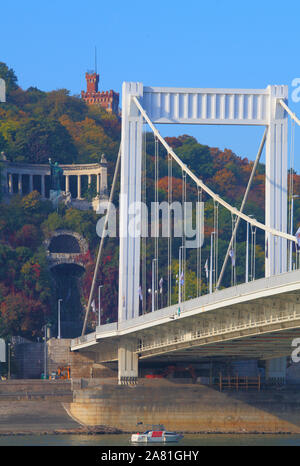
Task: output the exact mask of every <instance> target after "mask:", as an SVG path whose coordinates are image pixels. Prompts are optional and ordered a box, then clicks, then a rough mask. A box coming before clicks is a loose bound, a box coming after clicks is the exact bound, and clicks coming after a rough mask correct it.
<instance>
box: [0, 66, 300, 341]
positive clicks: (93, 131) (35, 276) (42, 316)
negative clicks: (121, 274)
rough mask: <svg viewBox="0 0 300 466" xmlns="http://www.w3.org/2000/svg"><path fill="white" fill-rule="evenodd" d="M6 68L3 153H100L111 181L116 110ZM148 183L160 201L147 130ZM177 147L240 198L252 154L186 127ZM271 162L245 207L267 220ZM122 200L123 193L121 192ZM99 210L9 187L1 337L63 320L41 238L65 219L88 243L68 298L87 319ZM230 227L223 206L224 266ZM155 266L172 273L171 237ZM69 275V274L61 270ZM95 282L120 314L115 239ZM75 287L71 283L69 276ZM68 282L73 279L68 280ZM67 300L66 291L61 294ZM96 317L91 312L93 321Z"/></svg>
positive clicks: (33, 159)
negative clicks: (43, 86)
mask: <svg viewBox="0 0 300 466" xmlns="http://www.w3.org/2000/svg"><path fill="white" fill-rule="evenodd" d="M0 77H1V78H4V79H5V81H6V84H7V103H5V104H1V105H0V152H1V151H4V152H5V154H6V156H7V157H8V159H9V160H11V161H14V162H27V163H48V158H49V157H51V158H52V160H54V161H58V162H59V163H92V162H98V161H99V158H100V156H101V154H102V153H104V154H105V156H106V159H107V160H108V174H109V185H110V181H111V179H112V176H113V172H114V165H115V161H116V156H117V153H118V149H119V144H120V129H121V123H120V119H119V118H118V117H116V116H115V115H112V114H108V113H107V112H105V111H104V110H102V109H101V108H99V107H97V106H87V105H86V104H85V103H84V102H83V101H81V99H80V98H79V97H77V96H72V95H70V92H69V91H68V90H66V89H58V90H55V91H51V92H44V91H41V90H39V89H37V88H33V87H30V88H29V89H27V90H23V89H21V88H20V87H19V86H18V81H17V77H16V75H15V73H14V71H13V70H12V69H9V68H8V67H7V65H6V64H5V63H1V62H0ZM146 140H147V144H146V166H147V170H146V191H144V200H145V201H146V202H147V204H148V206H149V207H150V202H151V200H154V152H155V149H154V139H153V136H152V135H151V134H147V137H146ZM167 141H168V143H169V144H170V145H171V146H172V147H173V148H174V150H175V151H176V153H177V154H178V155H179V156H180V157H181V158H182V160H183V161H184V162H185V163H186V164H187V165H188V166H189V168H190V169H191V170H192V171H193V172H194V173H196V174H197V175H199V176H200V177H201V179H202V180H203V181H204V182H205V183H206V184H207V185H208V186H209V187H210V188H211V189H213V190H214V191H215V192H216V193H218V194H219V195H220V196H221V197H223V198H224V199H225V200H227V201H228V202H229V203H230V204H232V205H234V206H236V207H239V206H240V204H241V201H242V198H243V194H244V191H245V188H246V184H247V181H248V179H249V176H250V173H251V170H252V166H253V162H250V161H249V160H247V159H246V158H242V157H239V156H237V155H236V154H234V153H233V152H232V151H231V150H230V149H225V150H224V151H222V150H220V149H218V148H211V147H208V146H206V145H202V144H200V143H199V142H198V141H197V140H196V139H195V138H194V137H192V136H189V135H182V136H179V137H169V138H167ZM159 150H160V153H159V156H160V159H159V182H158V187H159V190H158V195H159V201H163V200H167V191H168V161H167V154H166V152H165V150H164V149H163V148H162V147H160V149H159ZM264 172H265V168H264V165H263V164H259V167H258V170H257V172H256V175H255V179H254V183H253V186H252V189H251V192H250V195H249V200H248V202H247V208H246V209H245V212H246V213H249V214H250V213H251V214H252V215H254V217H256V218H257V219H258V220H259V221H262V222H263V221H264V183H265V174H264ZM293 177H294V192H295V194H300V177H299V176H298V175H297V174H293ZM172 185H173V200H181V199H182V197H181V196H182V174H181V170H180V169H179V168H178V167H175V164H173V173H172ZM196 199H197V189H196V187H195V186H194V185H193V184H192V183H190V181H189V180H187V200H188V201H196ZM203 200H204V201H205V242H204V245H203V248H202V251H201V254H202V266H201V279H202V284H201V288H202V292H206V291H207V280H206V276H205V271H204V263H205V261H206V259H207V258H208V257H209V252H210V233H211V232H212V231H213V230H214V228H215V225H214V221H215V219H214V212H216V210H215V209H214V203H213V201H212V200H210V199H208V198H207V197H206V195H205V194H203ZM115 201H116V204H117V203H118V194H117V195H116V199H115ZM294 218H295V225H294V227H295V228H296V226H297V219H299V218H300V203H299V202H298V201H297V200H296V201H295V210H294ZM97 220H98V216H97V215H96V214H95V213H94V212H91V211H79V210H76V209H74V208H69V209H67V208H66V207H64V206H63V205H60V206H59V208H58V209H54V207H53V206H52V204H51V203H50V202H49V201H45V200H41V198H40V196H39V193H38V192H36V191H34V192H33V193H30V194H29V195H27V196H24V197H20V196H13V198H12V199H11V201H10V203H6V202H4V200H2V202H1V203H0V264H1V266H0V336H5V337H9V336H11V335H21V336H24V337H27V338H36V337H39V336H41V335H42V326H43V325H44V323H45V322H50V323H52V325H53V326H54V327H55V325H56V323H57V299H58V297H60V296H61V294H60V293H61V292H62V290H61V289H60V286H61V285H59V284H58V282H57V280H55V277H54V276H53V274H52V273H51V271H50V270H49V268H48V265H47V259H46V252H45V248H44V246H43V242H44V240H45V239H46V238H47V237H48V236H49V234H50V232H51V231H54V230H56V229H58V228H67V229H71V230H73V231H77V232H78V233H80V234H82V235H83V236H84V237H85V238H86V239H87V241H88V243H89V254H88V255H87V256H86V258H85V261H86V263H85V273H84V274H83V276H81V278H80V292H79V294H76V293H71V295H72V298H70V299H69V302H68V304H64V306H65V308H64V316H65V318H66V319H67V320H69V321H71V320H73V321H74V320H77V321H82V318H83V315H84V306H85V304H86V303H87V299H88V296H89V291H90V286H91V281H92V276H93V271H94V263H95V257H96V254H97V248H98V246H99V238H98V236H97V235H96V223H97ZM231 231H232V218H231V215H230V214H229V213H228V212H226V211H225V210H224V209H223V208H221V207H219V209H218V236H219V240H218V269H219V271H220V269H221V266H222V263H223V258H224V255H225V252H226V250H227V246H228V241H229V238H230V236H231ZM237 242H238V245H237V253H236V256H237V264H236V278H237V282H238V283H239V282H242V281H244V278H245V248H246V225H245V223H244V222H241V225H240V228H239V230H238V235H237ZM144 246H145V247H146V249H147V261H146V273H147V287H148V285H149V286H150V287H151V261H152V258H153V251H154V241H153V239H150V238H149V239H147V241H146V244H144ZM172 246H173V251H172V256H173V276H174V280H173V282H174V283H173V300H174V302H176V299H177V285H176V280H175V276H176V273H178V248H179V246H180V240H179V239H178V238H175V239H174V241H173V245H172ZM196 263H197V252H196V250H193V249H191V250H188V251H187V274H186V297H187V298H188V297H189V296H196V289H197V281H196ZM159 267H160V270H159V274H161V276H163V277H164V279H165V283H166V281H167V240H166V239H161V240H159ZM263 274H264V235H263V234H262V233H261V232H257V243H256V277H257V278H258V277H261V276H263ZM65 279H66V280H67V277H65ZM98 282H99V283H101V284H103V285H104V287H105V288H104V289H105V292H103V293H102V302H101V304H102V307H103V315H102V321H103V322H107V321H114V320H116V318H117V293H118V240H117V238H116V239H114V238H110V239H108V240H107V241H106V245H105V249H104V254H103V260H102V263H101V269H100V271H99V275H98ZM230 283H231V264H230V261H229V262H228V265H227V270H226V275H225V277H224V281H223V283H222V284H223V285H224V286H229V285H230ZM72 286H73V285H72ZM70 287H71V285H70ZM65 301H66V300H65ZM146 302H147V305H146V307H147V310H148V311H149V310H150V309H151V296H150V294H149V296H147V299H146ZM95 319H96V316H95V315H93V314H92V313H91V316H90V322H89V326H90V327H89V329H92V328H93V325H94V324H95Z"/></svg>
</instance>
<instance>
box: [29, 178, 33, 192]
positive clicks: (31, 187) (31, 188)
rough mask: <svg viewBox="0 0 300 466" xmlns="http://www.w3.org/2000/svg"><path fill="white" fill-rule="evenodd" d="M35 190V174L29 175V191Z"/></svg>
mask: <svg viewBox="0 0 300 466" xmlns="http://www.w3.org/2000/svg"><path fill="white" fill-rule="evenodd" d="M32 191H33V175H29V192H30V193H32Z"/></svg>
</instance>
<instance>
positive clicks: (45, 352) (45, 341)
mask: <svg viewBox="0 0 300 466" xmlns="http://www.w3.org/2000/svg"><path fill="white" fill-rule="evenodd" d="M46 379H47V324H45V325H44V380H46Z"/></svg>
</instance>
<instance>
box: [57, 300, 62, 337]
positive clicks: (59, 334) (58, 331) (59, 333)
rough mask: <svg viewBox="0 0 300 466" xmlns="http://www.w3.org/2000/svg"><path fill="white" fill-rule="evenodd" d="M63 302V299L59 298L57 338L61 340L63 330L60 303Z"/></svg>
mask: <svg viewBox="0 0 300 466" xmlns="http://www.w3.org/2000/svg"><path fill="white" fill-rule="evenodd" d="M61 302H62V299H59V300H58V318H57V338H58V340H60V338H61V331H60V305H61V304H60V303H61Z"/></svg>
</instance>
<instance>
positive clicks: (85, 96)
mask: <svg viewBox="0 0 300 466" xmlns="http://www.w3.org/2000/svg"><path fill="white" fill-rule="evenodd" d="M85 79H86V91H81V98H82V100H84V101H85V102H86V103H87V104H88V105H100V107H102V108H104V109H105V110H106V111H107V112H110V113H115V114H116V115H118V113H119V93H118V92H114V91H113V90H110V91H105V92H100V91H98V83H99V74H97V73H95V72H87V73H85Z"/></svg>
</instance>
